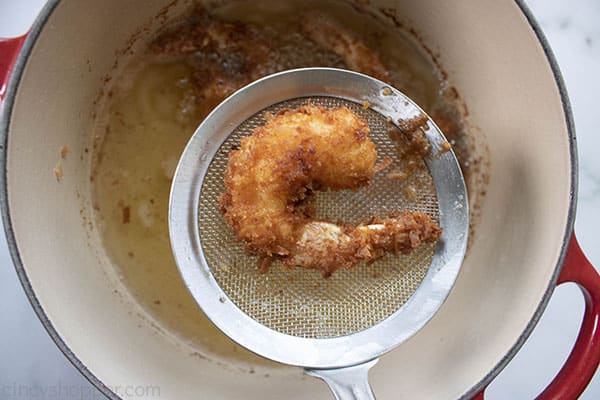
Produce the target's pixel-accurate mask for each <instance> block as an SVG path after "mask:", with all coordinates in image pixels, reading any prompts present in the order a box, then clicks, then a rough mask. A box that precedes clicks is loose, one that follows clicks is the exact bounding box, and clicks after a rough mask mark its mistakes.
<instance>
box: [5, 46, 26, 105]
mask: <svg viewBox="0 0 600 400" xmlns="http://www.w3.org/2000/svg"><path fill="white" fill-rule="evenodd" d="M26 37H27V34H25V35H23V36H19V37H16V38H11V39H0V101H3V100H4V96H6V87H7V85H8V78H9V76H10V72H11V71H12V67H13V65H14V64H15V61H16V60H17V55H18V54H19V50H21V46H23V42H24V41H25V38H26Z"/></svg>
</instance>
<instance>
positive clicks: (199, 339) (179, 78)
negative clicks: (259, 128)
mask: <svg viewBox="0 0 600 400" xmlns="http://www.w3.org/2000/svg"><path fill="white" fill-rule="evenodd" d="M273 4H274V3H273V2H254V1H253V2H248V1H243V2H239V1H238V2H230V3H229V4H228V5H227V6H225V7H221V8H219V9H216V10H211V13H212V15H213V18H217V19H223V20H229V21H232V20H235V21H241V23H243V24H251V25H252V26H253V27H254V28H255V29H256V30H258V31H260V32H261V34H262V35H264V37H267V38H268V42H269V45H270V46H271V47H272V48H274V49H276V51H275V54H277V58H276V60H275V62H276V65H274V66H273V65H272V66H271V68H273V69H275V70H284V69H289V68H293V67H306V66H331V67H344V66H345V65H344V61H343V59H342V58H341V57H340V56H339V54H335V53H334V52H332V51H330V50H327V49H323V48H320V47H319V46H318V45H316V44H315V43H313V42H311V41H310V40H308V39H307V38H306V37H305V36H304V35H303V34H302V32H301V31H300V30H299V29H296V27H297V22H296V21H297V19H298V13H297V12H295V11H294V9H299V8H296V7H293V2H289V3H286V5H281V4H280V5H277V6H274V5H273ZM301 8H302V9H303V10H306V9H313V10H314V9H317V8H318V9H319V13H321V14H322V15H324V16H326V18H331V19H332V20H335V21H338V22H339V21H343V23H340V25H341V26H344V27H346V28H347V29H349V30H350V31H352V32H353V34H354V35H357V37H359V38H360V40H362V41H364V43H365V44H366V45H367V46H369V47H370V48H372V49H373V51H375V52H378V53H379V54H381V55H382V60H383V61H384V63H385V66H386V68H387V69H388V70H389V71H390V81H391V82H390V83H391V84H392V85H394V86H396V87H398V88H399V89H401V90H402V91H404V92H405V93H406V94H407V95H408V96H409V97H411V98H413V99H414V100H416V101H417V102H418V103H419V104H420V105H421V106H422V107H423V108H424V109H425V110H426V111H430V110H436V109H440V108H441V107H446V108H447V109H450V110H452V109H453V107H455V106H454V105H453V104H451V103H448V100H447V96H445V93H444V91H445V83H444V82H443V81H442V79H441V77H440V74H439V71H438V70H437V69H436V67H435V66H434V64H433V63H432V61H431V60H430V59H429V58H428V57H427V56H426V55H425V53H424V52H422V51H421V49H419V47H418V46H417V45H416V44H415V42H414V41H413V40H412V39H411V38H409V37H408V36H407V35H406V34H405V33H403V32H402V31H400V30H391V29H389V27H388V26H387V25H386V24H382V23H381V22H380V21H378V20H376V19H375V18H374V17H371V16H366V15H364V14H360V13H358V12H357V11H356V10H355V9H354V8H352V7H350V6H348V5H346V4H345V3H337V2H302V7H301ZM183 23H184V24H185V22H183ZM150 48H151V44H150V45H149V49H150ZM194 62H195V63H197V62H198V55H196V58H195V61H194ZM194 62H190V58H189V57H187V58H186V57H164V56H161V55H156V54H153V53H152V52H151V51H150V50H149V51H148V52H147V53H146V54H145V55H144V56H142V57H140V58H139V59H137V60H136V61H135V63H134V64H132V67H131V69H130V71H129V72H128V73H126V74H123V77H122V79H121V80H120V81H121V82H119V79H117V85H116V86H115V87H113V88H112V91H111V98H110V101H109V105H108V106H107V108H106V110H107V111H106V113H105V120H106V123H105V124H103V125H102V126H101V127H100V128H99V129H100V130H99V131H98V132H97V137H98V142H97V143H96V146H95V148H96V151H95V154H94V164H93V169H92V181H93V197H94V203H95V204H94V205H95V210H96V215H95V217H96V220H97V226H99V228H100V230H101V235H102V239H103V244H104V246H105V248H106V251H107V253H108V254H109V255H110V257H111V259H112V261H113V263H114V265H115V267H116V268H117V270H118V272H119V275H120V277H121V278H122V280H123V281H124V283H125V285H126V287H127V288H128V290H129V291H130V292H131V293H132V295H133V297H134V298H135V299H136V301H137V302H139V304H140V305H142V306H143V308H144V309H145V310H146V311H147V312H148V313H149V314H150V315H151V316H152V317H153V319H154V320H155V321H158V322H159V324H161V325H162V326H163V327H164V328H165V329H166V330H167V331H169V332H171V333H173V334H174V335H176V336H177V337H178V338H180V339H181V340H183V341H185V342H187V343H188V344H189V345H191V346H192V347H194V348H196V349H197V351H198V352H199V353H201V354H202V355H204V356H207V357H209V358H214V359H218V360H221V361H223V360H225V361H227V362H230V363H236V364H237V365H239V364H240V362H242V363H244V364H246V365H262V366H273V365H274V364H273V363H268V362H267V361H264V360H263V359H261V358H259V357H257V356H255V355H253V354H251V353H250V352H248V351H246V350H244V349H242V348H240V347H239V346H237V345H235V344H234V343H233V342H232V341H230V340H229V339H228V338H226V337H225V336H224V335H223V334H221V333H220V332H219V331H218V330H217V329H216V328H215V327H214V326H213V325H212V324H211V323H210V322H209V321H208V320H207V318H206V317H205V316H204V314H203V313H202V311H201V310H200V309H199V308H198V306H197V304H196V303H195V302H194V300H193V298H192V297H191V295H190V294H189V293H188V291H187V289H186V287H185V285H184V283H183V281H182V279H181V277H180V275H179V271H178V269H177V267H176V265H175V262H174V259H173V255H172V252H171V247H170V243H169V234H168V205H169V204H168V203H169V191H170V185H171V181H172V178H173V174H174V171H175V167H176V165H177V162H178V159H179V157H180V155H181V153H182V151H183V149H184V147H185V144H186V143H187V141H188V140H189V138H190V137H191V136H192V134H193V132H194V130H195V129H196V127H197V126H198V125H199V123H200V122H201V121H202V119H203V118H204V117H205V116H206V114H207V113H208V112H210V110H211V109H212V107H214V105H215V101H214V99H213V101H205V102H203V101H202V99H201V98H199V94H198V91H197V90H196V88H195V87H194V83H193V82H194V74H195V73H198V71H196V70H195V67H194V65H195V64H194ZM271 62H273V60H271ZM196 65H197V64H196ZM453 115H458V113H453ZM457 118H458V117H457ZM459 125H460V124H459ZM463 136H464V135H463Z"/></svg>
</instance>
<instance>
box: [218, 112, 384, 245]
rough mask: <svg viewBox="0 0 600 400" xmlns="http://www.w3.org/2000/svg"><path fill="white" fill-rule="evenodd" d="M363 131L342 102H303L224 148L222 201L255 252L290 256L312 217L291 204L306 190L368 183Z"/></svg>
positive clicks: (369, 160)
mask: <svg viewBox="0 0 600 400" xmlns="http://www.w3.org/2000/svg"><path fill="white" fill-rule="evenodd" d="M368 135H369V128H368V127H367V125H366V123H365V122H364V121H362V120H361V119H360V118H358V117H357V116H356V115H355V114H353V113H352V112H351V111H350V110H348V109H347V108H337V109H331V110H325V109H323V108H320V107H316V106H314V105H307V106H303V107H300V108H299V109H297V110H295V111H284V112H282V113H280V114H279V115H276V116H271V117H270V118H269V119H268V121H267V124H266V125H264V126H262V127H259V128H257V129H256V130H255V131H254V132H253V134H252V135H251V136H249V137H246V138H244V139H242V141H241V143H240V149H239V150H233V151H232V152H231V153H230V154H229V163H228V166H227V171H226V173H225V187H226V192H225V194H224V195H223V196H222V198H221V208H222V212H223V215H224V216H225V218H226V220H227V222H228V223H229V224H230V225H231V226H232V227H233V228H234V230H235V232H236V234H237V236H238V238H239V239H241V240H243V241H245V242H246V243H247V244H248V246H249V248H250V249H251V250H253V251H256V252H258V253H260V254H266V255H271V254H278V255H281V256H286V255H289V254H290V252H291V251H292V250H293V247H294V243H295V241H296V240H295V238H296V236H297V229H298V227H301V226H302V225H303V224H304V223H306V222H308V221H309V220H310V216H309V215H307V214H306V212H305V209H304V208H303V207H296V206H297V205H298V203H300V202H302V201H303V200H305V199H306V197H307V196H308V194H309V193H310V192H311V191H312V190H315V189H321V190H326V189H333V190H338V189H357V188H359V187H361V186H364V185H366V184H368V183H369V180H370V179H371V176H372V175H373V173H374V169H375V162H376V159H377V153H376V151H375V145H374V144H373V142H371V140H370V139H369V137H368ZM340 171H343V173H340Z"/></svg>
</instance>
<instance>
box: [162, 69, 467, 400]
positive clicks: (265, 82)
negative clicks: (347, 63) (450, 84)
mask: <svg viewBox="0 0 600 400" xmlns="http://www.w3.org/2000/svg"><path fill="white" fill-rule="evenodd" d="M307 102H311V103H313V104H316V105H320V106H322V107H341V106H344V107H348V108H350V109H351V110H352V111H354V112H355V113H356V114H358V115H359V116H360V117H361V118H362V119H364V120H365V121H367V123H368V125H369V128H370V130H371V133H370V137H371V140H373V141H374V142H375V144H376V146H377V152H378V156H379V158H380V159H383V158H384V157H386V156H387V157H390V158H392V160H393V161H394V162H393V163H392V166H391V167H390V171H393V170H394V168H395V166H397V165H398V163H399V160H398V152H397V148H396V146H397V143H396V142H395V141H394V140H392V138H391V137H390V135H389V132H390V128H392V127H391V126H390V121H391V122H392V123H397V121H407V120H411V119H413V118H416V117H419V116H421V115H424V112H423V111H422V110H421V109H420V108H419V107H418V106H417V105H416V104H414V103H413V102H412V101H411V100H410V99H409V98H408V97H406V96H405V95H404V94H402V93H401V92H399V91H397V90H396V89H394V88H392V87H390V86H389V85H386V84H385V83H383V82H380V81H378V80H376V79H374V78H371V77H368V76H366V75H362V74H358V73H354V72H350V71H345V70H338V69H330V68H306V69H299V70H292V71H286V72H282V73H278V74H275V75H271V76H268V77H266V78H263V79H260V80H258V81H256V82H254V83H252V84H250V85H248V86H246V87H244V88H243V89H240V90H239V91H238V92H236V93H234V94H233V95H232V96H230V97H229V98H228V99H226V100H225V101H224V102H223V103H221V104H220V105H219V106H218V107H217V108H216V109H215V110H214V111H213V112H212V113H211V114H210V115H209V116H208V117H207V118H206V119H205V120H204V121H203V122H202V124H201V125H200V127H199V128H198V129H197V130H196V132H195V133H194V135H193V137H192V139H191V140H190V142H189V143H188V145H187V147H186V149H185V151H184V153H183V155H182V157H181V159H180V161H179V165H178V167H177V171H176V173H175V177H174V180H173V186H172V189H171V200H170V210H169V230H170V235H171V244H172V247H173V251H174V255H175V260H176V262H177V265H178V267H179V270H180V272H181V274H182V276H183V279H184V281H185V283H186V285H187V287H188V289H189V290H190V292H191V293H192V295H193V297H194V299H195V300H196V302H197V303H198V305H199V306H200V307H201V308H202V310H203V311H204V312H205V313H206V315H207V316H208V318H209V319H210V320H211V321H212V322H213V323H214V324H215V325H216V326H217V327H219V328H220V329H221V330H222V331H223V332H224V333H225V334H226V335H227V336H229V337H230V338H232V339H233V340H235V341H236V342H238V343H239V344H240V345H242V346H244V347H246V348H248V349H250V350H251V351H254V352H255V353H257V354H259V355H262V356H264V357H267V358H270V359H272V360H275V361H279V362H282V363H286V364H291V365H297V366H301V367H304V368H306V369H307V372H308V373H309V374H311V375H314V376H318V377H320V378H322V379H324V380H325V381H326V382H327V383H328V384H329V385H330V387H331V388H332V390H333V391H334V393H335V394H336V397H337V398H343V399H346V398H369V397H370V396H372V392H371V390H370V387H369V385H368V382H367V372H368V369H369V368H370V367H371V366H372V365H373V364H374V363H375V361H373V360H375V359H376V358H377V357H379V356H380V355H382V354H383V353H385V352H387V351H389V350H391V349H392V348H393V347H395V346H397V345H399V344H400V343H402V342H403V341H405V340H406V339H408V338H409V337H410V336H412V335H413V334H414V333H416V332H417V331H418V330H419V329H420V328H421V327H422V326H423V325H424V324H425V323H426V322H427V321H428V320H429V319H431V317H432V316H433V315H434V313H435V312H436V311H437V310H438V308H439V307H440V306H441V305H442V303H443V301H444V300H445V298H446V297H447V295H448V293H449V291H450V289H451V287H452V285H453V284H454V281H455V279H456V276H457V274H458V271H459V269H460V266H461V264H462V260H463V257H464V252H465V249H466V243H467V236H468V226H469V221H468V215H469V213H468V202H467V195H466V189H465V185H464V181H463V177H462V174H461V172H460V168H459V166H458V162H457V161H456V158H455V157H454V154H453V153H452V152H451V151H447V152H443V151H442V146H443V144H444V143H445V141H446V140H445V138H444V137H443V135H442V134H441V133H440V131H439V129H438V128H437V127H436V126H435V124H434V123H433V122H432V121H431V119H429V120H428V121H427V127H426V128H425V130H424V133H425V136H426V137H427V139H428V140H429V141H430V143H431V157H427V158H426V159H424V160H423V162H422V163H421V165H419V166H418V167H417V169H416V171H415V173H414V174H412V175H411V176H410V177H409V178H408V179H406V180H397V179H390V178H389V177H388V176H387V173H386V171H384V172H382V173H379V174H377V175H376V176H375V178H374V179H373V182H372V183H371V185H369V186H368V187H367V188H364V189H361V190H359V191H357V192H351V191H340V192H324V193H317V213H318V216H319V217H322V218H325V219H327V220H330V221H333V222H335V221H341V220H343V221H345V222H361V221H365V220H368V219H369V217H371V216H373V215H376V214H378V215H382V216H385V215H387V214H389V213H390V212H392V211H395V210H404V209H410V210H419V211H423V212H425V213H427V214H428V215H430V216H431V217H432V218H433V219H434V220H436V221H438V223H439V224H440V226H441V227H442V229H443V233H442V237H441V239H440V241H439V242H438V243H437V245H425V246H421V247H420V248H418V249H416V250H415V251H413V252H411V253H410V254H409V255H405V256H400V255H387V256H386V257H384V258H382V259H380V260H377V261H375V262H374V263H372V264H369V265H359V266H357V267H355V268H353V269H350V270H339V271H337V272H335V273H334V274H333V276H331V277H330V278H328V279H324V278H323V277H322V275H321V274H320V272H318V271H314V270H306V269H301V268H297V269H294V270H286V269H283V268H280V267H279V266H278V265H277V264H274V265H273V266H272V267H271V269H270V271H269V272H268V273H264V274H263V273H260V272H259V271H258V266H257V259H256V257H253V256H249V255H248V254H246V253H245V252H244V247H243V244H242V243H240V242H238V241H237V240H236V239H235V237H234V234H233V232H232V230H231V228H230V227H229V226H228V225H227V224H226V223H225V221H224V219H223V217H222V216H221V214H220V212H219V207H218V198H219V195H220V194H221V193H223V191H224V186H223V173H224V171H225V168H226V165H227V154H228V152H229V151H230V150H231V148H232V147H233V146H235V145H237V144H238V143H239V141H240V139H241V138H242V137H244V136H246V135H249V134H251V132H252V130H253V129H254V128H255V127H257V126H260V125H262V124H264V123H265V119H264V115H265V113H266V112H271V113H274V112H277V111H278V110H281V109H293V108H296V107H298V106H300V105H303V104H306V103H307ZM400 124H401V123H400ZM414 189H416V194H417V195H416V196H414V193H415V191H414ZM409 192H412V193H409Z"/></svg>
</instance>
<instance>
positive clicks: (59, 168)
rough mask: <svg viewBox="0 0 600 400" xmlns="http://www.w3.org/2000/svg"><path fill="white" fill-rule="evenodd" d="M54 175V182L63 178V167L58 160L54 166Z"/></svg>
mask: <svg viewBox="0 0 600 400" xmlns="http://www.w3.org/2000/svg"><path fill="white" fill-rule="evenodd" d="M54 177H55V178H56V182H60V181H61V180H62V178H63V168H62V165H61V163H60V162H59V163H58V164H56V166H55V167H54Z"/></svg>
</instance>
